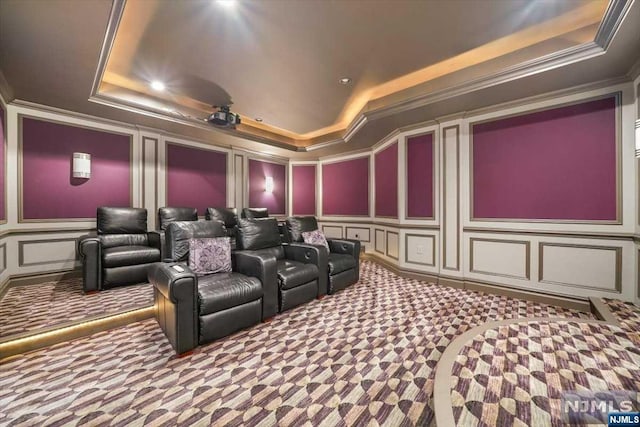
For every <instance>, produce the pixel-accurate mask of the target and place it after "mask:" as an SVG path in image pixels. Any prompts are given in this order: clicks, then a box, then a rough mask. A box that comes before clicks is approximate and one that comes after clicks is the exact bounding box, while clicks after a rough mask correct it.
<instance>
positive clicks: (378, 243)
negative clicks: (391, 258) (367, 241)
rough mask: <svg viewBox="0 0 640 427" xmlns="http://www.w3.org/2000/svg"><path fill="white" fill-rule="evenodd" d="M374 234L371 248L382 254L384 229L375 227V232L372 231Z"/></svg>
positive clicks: (383, 249) (384, 245)
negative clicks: (373, 243)
mask: <svg viewBox="0 0 640 427" xmlns="http://www.w3.org/2000/svg"><path fill="white" fill-rule="evenodd" d="M374 236H375V245H374V247H373V249H374V250H375V251H376V252H378V253H380V254H382V255H384V254H385V247H386V244H385V241H384V230H383V229H381V228H376V229H375V232H374Z"/></svg>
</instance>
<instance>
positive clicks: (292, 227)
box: [287, 216, 318, 242]
mask: <svg viewBox="0 0 640 427" xmlns="http://www.w3.org/2000/svg"><path fill="white" fill-rule="evenodd" d="M317 229H318V221H316V217H315V216H292V217H289V218H287V237H288V238H289V241H290V242H302V241H303V240H304V239H303V238H302V233H304V232H306V231H313V230H317Z"/></svg>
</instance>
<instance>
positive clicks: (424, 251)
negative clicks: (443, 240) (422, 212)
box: [404, 232, 437, 267]
mask: <svg viewBox="0 0 640 427" xmlns="http://www.w3.org/2000/svg"><path fill="white" fill-rule="evenodd" d="M404 236H405V240H404V241H405V248H404V249H405V252H404V253H405V257H404V264H407V265H409V264H415V265H413V267H416V266H426V267H435V266H436V240H437V239H436V236H435V235H425V234H417V233H414V232H407V233H405V235H404Z"/></svg>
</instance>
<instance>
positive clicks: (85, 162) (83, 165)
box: [71, 153, 91, 179]
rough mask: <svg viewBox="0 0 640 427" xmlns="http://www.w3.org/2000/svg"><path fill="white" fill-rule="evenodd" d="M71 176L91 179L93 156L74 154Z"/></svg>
mask: <svg viewBox="0 0 640 427" xmlns="http://www.w3.org/2000/svg"><path fill="white" fill-rule="evenodd" d="M71 176H73V177H74V178H85V179H89V178H91V154H87V153H73V167H72V172H71Z"/></svg>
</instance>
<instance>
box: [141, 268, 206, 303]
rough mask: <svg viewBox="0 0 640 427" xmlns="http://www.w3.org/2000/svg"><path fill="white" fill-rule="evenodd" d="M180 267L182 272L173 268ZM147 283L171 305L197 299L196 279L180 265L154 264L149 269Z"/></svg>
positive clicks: (189, 270)
mask: <svg viewBox="0 0 640 427" xmlns="http://www.w3.org/2000/svg"><path fill="white" fill-rule="evenodd" d="M174 265H178V266H180V267H181V268H182V269H183V271H178V270H176V269H175V268H173V266H174ZM148 278H149V282H150V283H151V284H153V286H154V287H155V288H156V289H157V290H158V292H160V293H161V294H162V295H164V297H165V298H167V299H168V300H170V301H171V302H172V303H174V304H177V303H178V302H180V301H182V300H192V301H196V300H197V298H198V290H197V278H196V275H195V273H194V272H193V271H191V269H190V268H189V267H187V266H186V265H184V264H181V263H177V262H174V263H162V262H156V263H154V264H152V265H151V266H150V267H149V273H148Z"/></svg>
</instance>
